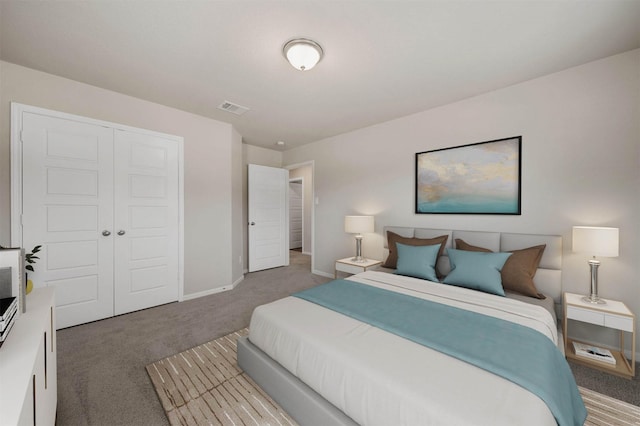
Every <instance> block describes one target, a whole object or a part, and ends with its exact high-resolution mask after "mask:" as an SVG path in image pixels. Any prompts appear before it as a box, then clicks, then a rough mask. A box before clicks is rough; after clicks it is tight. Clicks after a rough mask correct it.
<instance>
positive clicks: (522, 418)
mask: <svg viewBox="0 0 640 426" xmlns="http://www.w3.org/2000/svg"><path fill="white" fill-rule="evenodd" d="M350 279H353V280H355V281H358V282H362V283H365V284H369V285H373V286H377V287H381V288H385V289H389V290H393V291H398V292H401V293H405V294H410V295H412V296H416V297H421V298H425V299H429V300H435V301H438V302H441V303H446V304H449V305H453V306H458V307H464V308H466V309H470V310H473V311H477V312H482V313H484V314H487V315H492V316H496V317H499V318H503V319H507V320H511V321H514V322H517V323H519V324H523V325H526V326H529V327H532V328H534V329H536V330H538V331H540V332H542V333H543V334H545V335H546V336H548V337H549V339H551V340H552V341H554V342H555V343H556V344H557V343H558V340H557V339H558V337H557V328H556V324H555V323H554V321H553V319H552V318H551V315H550V314H549V312H547V311H546V310H545V309H544V308H542V307H539V306H534V305H529V304H526V303H523V302H520V301H518V300H511V299H506V298H503V297H498V296H493V295H488V294H484V293H478V292H476V291H473V290H467V289H463V288H459V287H452V286H446V285H442V284H437V283H431V282H428V281H424V280H416V279H413V278H408V277H401V276H396V275H392V274H387V273H382V272H375V271H368V272H364V273H362V274H358V275H355V276H353V277H351V278H350ZM249 339H250V340H251V342H252V343H253V344H254V345H256V346H257V347H258V348H260V349H261V350H262V351H263V352H265V353H266V354H267V355H269V356H270V357H271V358H273V359H274V360H276V361H277V362H278V363H280V364H281V365H282V366H283V367H284V368H286V369H287V370H288V371H289V372H291V373H292V374H293V375H295V376H297V377H298V378H300V380H302V381H303V382H304V383H306V384H307V385H308V386H310V387H311V388H312V389H314V390H315V391H316V392H318V393H319V394H320V395H322V396H323V397H324V398H325V399H327V400H328V401H329V402H331V403H332V404H334V405H335V406H336V407H338V408H339V409H340V410H342V411H343V412H344V413H345V414H347V415H348V416H349V417H351V418H352V419H353V420H355V421H356V422H357V423H359V424H362V425H391V424H393V425H514V424H518V425H535V426H540V425H555V424H556V422H555V419H554V418H553V416H552V414H551V412H550V411H549V409H548V408H547V406H546V405H545V403H544V402H543V401H542V400H541V399H540V398H538V397H537V396H536V395H534V394H532V393H530V392H529V391H527V390H525V389H524V388H522V387H520V386H518V385H516V384H513V383H512V382H510V381H508V380H506V379H503V378H501V377H498V376H495V375H493V374H492V373H489V372H487V371H485V370H482V369H480V368H477V367H475V366H472V365H470V364H467V363H465V362H463V361H459V360H457V359H455V358H451V357H449V356H447V355H444V354H441V353H439V352H437V351H434V350H432V349H429V348H426V347H424V346H421V345H419V344H416V343H413V342H411V341H408V340H406V339H404V338H401V337H398V336H395V335H393V334H391V333H388V332H385V331H382V330H380V329H378V328H375V327H372V326H370V325H368V324H365V323H362V322H360V321H358V320H355V319H353V318H350V317H347V316H345V315H342V314H339V313H336V312H334V311H331V310H328V309H326V308H323V307H321V306H319V305H316V304H314V303H311V302H307V301H305V300H302V299H299V298H296V297H287V298H284V299H281V300H278V301H276V302H273V303H270V304H267V305H263V306H260V307H258V308H256V309H255V311H254V313H253V316H252V318H251V324H250V334H249Z"/></svg>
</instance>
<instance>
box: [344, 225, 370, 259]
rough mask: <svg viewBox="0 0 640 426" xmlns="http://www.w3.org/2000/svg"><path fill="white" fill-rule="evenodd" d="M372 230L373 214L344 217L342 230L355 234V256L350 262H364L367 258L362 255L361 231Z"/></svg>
mask: <svg viewBox="0 0 640 426" xmlns="http://www.w3.org/2000/svg"><path fill="white" fill-rule="evenodd" d="M373 231H374V227H373V216H345V217H344V232H346V233H348V234H356V257H354V258H352V259H351V261H352V262H366V260H367V259H365V258H364V257H362V233H363V232H373Z"/></svg>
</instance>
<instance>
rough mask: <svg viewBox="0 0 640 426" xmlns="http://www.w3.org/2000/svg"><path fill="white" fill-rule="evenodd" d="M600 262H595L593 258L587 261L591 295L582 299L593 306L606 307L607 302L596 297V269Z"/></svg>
mask: <svg viewBox="0 0 640 426" xmlns="http://www.w3.org/2000/svg"><path fill="white" fill-rule="evenodd" d="M599 266H600V261H599V260H596V258H595V256H594V257H593V259H591V260H589V268H590V269H591V294H590V295H589V296H585V297H583V298H582V301H583V302H585V303H591V304H593V305H606V304H607V301H606V300H604V299H601V298H600V297H598V267H599Z"/></svg>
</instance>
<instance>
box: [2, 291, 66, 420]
mask: <svg viewBox="0 0 640 426" xmlns="http://www.w3.org/2000/svg"><path fill="white" fill-rule="evenodd" d="M56 346H57V343H56V325H55V298H54V289H53V288H51V287H48V288H39V289H34V290H33V291H32V292H31V293H30V294H29V295H27V311H26V313H24V314H21V315H20V317H19V318H18V319H17V320H16V323H15V324H14V326H13V329H12V330H11V333H10V334H9V336H8V337H7V339H6V340H5V342H4V344H3V345H2V347H0V383H1V385H0V425H38V426H47V425H51V426H53V425H55V421H56V406H57V403H58V395H57V392H58V389H57V381H56V374H57V368H56Z"/></svg>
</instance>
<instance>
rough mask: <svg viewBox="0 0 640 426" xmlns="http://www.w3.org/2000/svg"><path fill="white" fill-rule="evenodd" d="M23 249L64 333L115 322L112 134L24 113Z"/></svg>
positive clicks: (90, 127)
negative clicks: (32, 255)
mask: <svg viewBox="0 0 640 426" xmlns="http://www.w3.org/2000/svg"><path fill="white" fill-rule="evenodd" d="M22 123H23V126H22V133H21V141H22V157H23V164H22V176H23V177H22V183H23V185H22V191H23V194H22V197H23V198H22V200H23V202H22V204H23V205H22V209H23V212H22V230H23V231H22V244H23V246H24V247H25V248H26V250H27V251H30V250H31V249H32V248H33V247H34V246H36V245H42V251H41V252H40V253H39V257H40V260H38V261H37V263H36V264H35V267H34V268H35V272H34V273H32V275H30V278H32V280H33V282H34V285H36V286H43V285H44V286H54V287H55V288H56V305H57V314H56V315H57V325H58V327H59V328H63V327H68V326H71V325H75V324H80V323H85V322H89V321H94V320H98V319H102V318H106V317H109V316H112V315H113V242H114V232H113V130H112V129H110V128H106V127H103V126H97V125H93V124H87V123H80V122H76V121H73V120H66V119H61V118H53V117H48V116H44V115H39V114H33V113H24V114H23V121H22Z"/></svg>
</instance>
